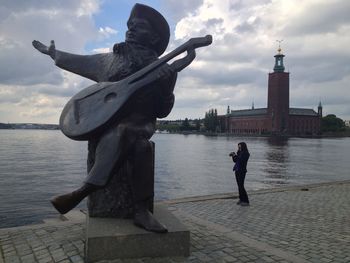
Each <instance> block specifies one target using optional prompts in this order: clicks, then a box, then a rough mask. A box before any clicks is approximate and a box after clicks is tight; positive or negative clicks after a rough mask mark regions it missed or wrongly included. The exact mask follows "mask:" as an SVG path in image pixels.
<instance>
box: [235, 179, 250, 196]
mask: <svg viewBox="0 0 350 263" xmlns="http://www.w3.org/2000/svg"><path fill="white" fill-rule="evenodd" d="M235 175H236V181H237V185H238V192H239V200H240V201H241V202H245V203H249V199H248V195H247V191H246V190H245V189H244V179H245V175H246V173H244V172H235Z"/></svg>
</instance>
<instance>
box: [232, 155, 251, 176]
mask: <svg viewBox="0 0 350 263" xmlns="http://www.w3.org/2000/svg"><path fill="white" fill-rule="evenodd" d="M249 156H250V154H249V152H248V151H238V152H237V154H236V155H234V156H232V161H234V162H235V166H234V167H233V171H235V172H238V173H246V172H247V162H248V159H249Z"/></svg>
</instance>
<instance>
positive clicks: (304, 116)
mask: <svg viewBox="0 0 350 263" xmlns="http://www.w3.org/2000/svg"><path fill="white" fill-rule="evenodd" d="M274 57H275V66H274V68H273V72H272V73H269V79H268V94H267V108H259V109H256V108H254V104H253V105H252V108H251V109H245V110H230V108H229V107H228V108H227V113H226V115H221V116H219V119H220V126H221V127H220V128H221V131H223V132H226V133H232V134H276V135H282V134H286V135H315V134H320V132H321V118H322V105H321V102H320V103H319V105H318V111H317V112H315V111H314V110H313V109H304V108H290V107H289V72H285V71H284V69H285V68H284V65H283V58H284V55H283V54H282V53H281V49H280V48H279V49H278V53H277V54H276V55H275V56H274Z"/></svg>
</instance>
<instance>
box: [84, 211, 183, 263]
mask: <svg viewBox="0 0 350 263" xmlns="http://www.w3.org/2000/svg"><path fill="white" fill-rule="evenodd" d="M154 216H155V218H156V219H157V220H158V221H159V222H161V223H162V224H164V225H165V226H166V227H167V228H168V231H169V232H168V233H165V234H157V233H152V232H148V231H146V230H143V229H141V228H139V227H136V226H134V224H133V221H132V220H131V219H121V218H99V217H89V216H88V217H87V228H86V229H87V230H86V244H85V260H86V262H89V263H90V262H96V261H99V260H113V259H124V258H141V257H169V256H175V257H181V256H183V257H186V256H189V254H190V232H189V231H188V230H187V229H186V227H185V226H184V225H183V224H182V223H180V221H179V220H178V219H177V218H176V217H175V216H174V215H173V214H172V213H170V212H169V211H168V210H167V209H166V208H165V207H164V206H160V205H156V206H155V209H154Z"/></svg>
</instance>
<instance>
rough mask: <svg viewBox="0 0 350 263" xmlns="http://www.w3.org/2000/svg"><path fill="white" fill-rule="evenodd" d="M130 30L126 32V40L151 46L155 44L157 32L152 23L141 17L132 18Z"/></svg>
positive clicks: (129, 24) (129, 25) (129, 22)
mask: <svg viewBox="0 0 350 263" xmlns="http://www.w3.org/2000/svg"><path fill="white" fill-rule="evenodd" d="M127 25H128V31H126V33H125V41H126V42H129V43H136V44H141V45H144V46H151V45H152V44H154V41H155V38H156V34H155V33H154V30H153V29H152V26H151V25H150V23H149V22H148V21H147V20H145V19H141V18H132V19H129V21H128V24H127Z"/></svg>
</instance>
